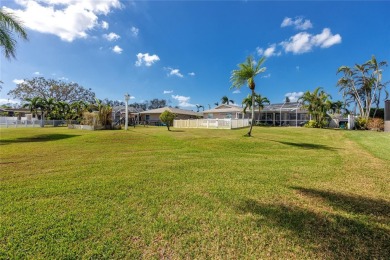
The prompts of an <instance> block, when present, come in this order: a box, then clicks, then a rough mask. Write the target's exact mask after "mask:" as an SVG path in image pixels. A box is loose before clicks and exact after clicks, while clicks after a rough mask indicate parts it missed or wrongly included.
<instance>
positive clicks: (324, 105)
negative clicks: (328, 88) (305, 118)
mask: <svg viewBox="0 0 390 260" xmlns="http://www.w3.org/2000/svg"><path fill="white" fill-rule="evenodd" d="M330 98H331V96H330V95H329V94H327V93H326V92H325V91H323V90H322V88H321V87H318V88H316V89H315V90H314V91H313V92H310V91H306V92H305V93H304V94H303V95H302V96H301V97H300V98H299V100H300V101H301V102H302V104H303V107H304V108H306V109H307V111H308V112H309V114H310V115H311V120H312V123H311V124H310V126H312V127H317V128H322V127H325V126H326V125H327V124H328V120H327V112H328V111H329V110H331V109H332V108H334V109H336V108H335V107H336V105H333V103H332V101H331V100H330Z"/></svg>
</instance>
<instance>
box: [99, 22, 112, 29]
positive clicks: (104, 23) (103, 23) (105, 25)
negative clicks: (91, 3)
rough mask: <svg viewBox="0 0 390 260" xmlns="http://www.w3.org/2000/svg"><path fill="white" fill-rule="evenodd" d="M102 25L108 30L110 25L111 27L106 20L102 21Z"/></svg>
mask: <svg viewBox="0 0 390 260" xmlns="http://www.w3.org/2000/svg"><path fill="white" fill-rule="evenodd" d="M101 26H102V28H103V29H106V30H107V29H108V27H110V26H109V24H108V23H107V22H106V21H102V23H101Z"/></svg>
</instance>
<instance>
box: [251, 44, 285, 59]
mask: <svg viewBox="0 0 390 260" xmlns="http://www.w3.org/2000/svg"><path fill="white" fill-rule="evenodd" d="M276 48H277V45H276V44H275V43H274V44H271V45H269V47H268V48H267V49H265V50H264V49H263V48H260V47H257V48H256V51H257V54H258V55H259V56H265V57H267V58H269V57H271V56H280V55H282V52H281V51H278V52H277V51H276Z"/></svg>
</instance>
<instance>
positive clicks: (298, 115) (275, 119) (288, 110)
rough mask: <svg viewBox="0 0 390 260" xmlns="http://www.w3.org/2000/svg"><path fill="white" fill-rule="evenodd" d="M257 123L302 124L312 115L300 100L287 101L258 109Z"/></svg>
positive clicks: (276, 124)
mask: <svg viewBox="0 0 390 260" xmlns="http://www.w3.org/2000/svg"><path fill="white" fill-rule="evenodd" d="M255 119H256V123H257V124H259V123H260V124H267V125H275V126H301V125H303V124H304V123H305V122H307V121H308V120H309V119H310V117H309V114H308V112H307V110H306V109H304V108H303V107H302V104H301V103H299V102H286V103H279V104H270V105H265V106H264V108H263V109H262V110H261V112H260V115H259V111H258V110H257V111H256V116H255Z"/></svg>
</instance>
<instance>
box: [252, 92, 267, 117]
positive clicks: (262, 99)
mask: <svg viewBox="0 0 390 260" xmlns="http://www.w3.org/2000/svg"><path fill="white" fill-rule="evenodd" d="M269 103H270V102H269V100H268V98H266V97H262V96H261V95H260V94H257V95H256V96H255V104H256V105H257V107H258V109H259V118H258V120H260V112H261V110H262V109H263V108H264V105H265V104H269Z"/></svg>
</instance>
